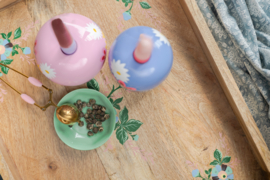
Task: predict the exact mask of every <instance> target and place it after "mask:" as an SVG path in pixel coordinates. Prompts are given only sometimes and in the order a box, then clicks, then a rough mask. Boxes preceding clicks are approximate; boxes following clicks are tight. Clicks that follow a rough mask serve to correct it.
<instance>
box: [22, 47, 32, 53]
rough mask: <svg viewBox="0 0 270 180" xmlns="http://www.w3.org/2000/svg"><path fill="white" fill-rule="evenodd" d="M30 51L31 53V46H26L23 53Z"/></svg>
mask: <svg viewBox="0 0 270 180" xmlns="http://www.w3.org/2000/svg"><path fill="white" fill-rule="evenodd" d="M30 53H31V49H30V47H25V48H24V49H23V54H30Z"/></svg>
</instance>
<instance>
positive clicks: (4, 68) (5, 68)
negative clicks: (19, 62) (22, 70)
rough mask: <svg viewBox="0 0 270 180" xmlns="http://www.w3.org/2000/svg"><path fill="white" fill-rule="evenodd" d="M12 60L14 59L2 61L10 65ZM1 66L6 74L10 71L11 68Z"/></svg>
mask: <svg viewBox="0 0 270 180" xmlns="http://www.w3.org/2000/svg"><path fill="white" fill-rule="evenodd" d="M12 61H13V59H6V60H3V61H1V63H2V64H5V65H10V64H11V63H12ZM0 67H1V70H2V72H3V73H4V74H7V73H8V70H9V68H7V67H4V66H1V65H0Z"/></svg>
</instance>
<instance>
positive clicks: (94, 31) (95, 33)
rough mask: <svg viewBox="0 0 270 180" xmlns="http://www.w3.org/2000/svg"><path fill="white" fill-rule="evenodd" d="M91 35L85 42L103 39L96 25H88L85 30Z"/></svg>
mask: <svg viewBox="0 0 270 180" xmlns="http://www.w3.org/2000/svg"><path fill="white" fill-rule="evenodd" d="M85 29H86V31H87V32H89V33H90V34H89V35H88V36H87V37H86V39H85V41H91V40H98V39H101V38H102V37H103V33H102V31H101V30H100V28H99V27H98V26H97V25H96V24H95V23H90V24H87V27H86V28H85Z"/></svg>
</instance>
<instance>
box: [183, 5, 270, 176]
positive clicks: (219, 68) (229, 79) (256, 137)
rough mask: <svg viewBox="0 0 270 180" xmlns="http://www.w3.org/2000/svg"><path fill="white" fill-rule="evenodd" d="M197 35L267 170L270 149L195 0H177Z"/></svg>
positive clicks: (256, 153) (268, 170)
mask: <svg viewBox="0 0 270 180" xmlns="http://www.w3.org/2000/svg"><path fill="white" fill-rule="evenodd" d="M179 2H181V4H182V7H183V9H184V11H185V12H186V14H187V17H188V19H189V20H190V23H191V25H192V27H193V30H194V32H195V34H196V35H197V37H198V39H199V41H200V43H201V46H202V48H203V50H204V52H205V54H206V56H207V58H208V60H209V62H210V64H211V67H212V68H213V71H214V73H215V75H216V76H217V78H218V80H219V83H220V85H221V87H222V88H223V90H224V92H225V94H226V96H227V98H228V100H229V102H230V105H231V107H232V109H233V111H234V113H235V114H236V116H237V119H238V120H239V123H240V124H241V126H242V128H243V130H244V132H245V134H246V136H247V138H248V141H249V143H250V145H251V147H252V150H253V152H254V154H255V156H256V157H257V159H258V161H259V163H260V165H261V166H262V168H263V169H264V170H265V171H267V172H269V173H270V151H269V149H268V147H267V145H266V143H265V141H264V139H263V137H262V135H261V132H260V130H259V129H258V127H257V125H256V123H255V121H254V119H253V117H252V115H251V113H250V111H249V109H248V106H247V105H246V103H245V100H244V99H243V97H242V94H241V92H240V91H239V89H238V87H237V85H236V83H235V81H234V78H233V76H232V74H231V72H230V70H229V68H228V66H227V64H226V61H225V59H224V58H223V56H222V54H221V52H220V50H219V48H218V46H217V44H216V42H215V39H214V37H213V36H212V34H211V32H210V30H209V29H208V26H207V24H206V22H205V21H204V18H203V15H202V14H201V12H200V9H199V7H198V6H197V3H196V1H195V0H184V1H179Z"/></svg>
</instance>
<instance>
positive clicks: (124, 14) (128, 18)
mask: <svg viewBox="0 0 270 180" xmlns="http://www.w3.org/2000/svg"><path fill="white" fill-rule="evenodd" d="M123 18H124V20H125V21H128V20H130V19H131V14H130V12H124V13H123Z"/></svg>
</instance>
